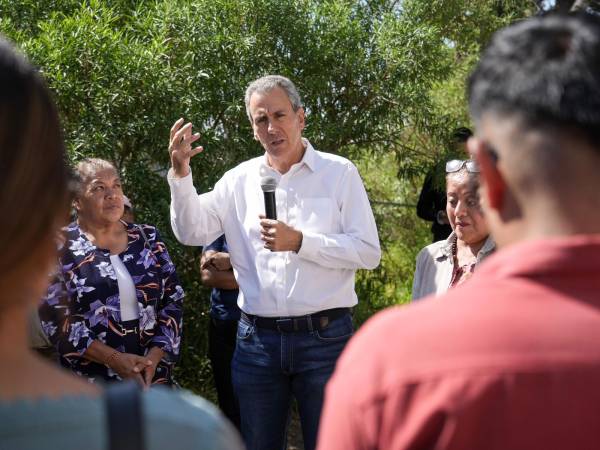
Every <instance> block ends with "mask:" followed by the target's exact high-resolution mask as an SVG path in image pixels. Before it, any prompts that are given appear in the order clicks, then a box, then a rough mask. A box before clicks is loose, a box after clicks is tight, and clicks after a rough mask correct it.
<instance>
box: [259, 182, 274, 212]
mask: <svg viewBox="0 0 600 450" xmlns="http://www.w3.org/2000/svg"><path fill="white" fill-rule="evenodd" d="M260 187H261V189H262V190H263V194H264V195H265V216H267V219H273V220H277V207H276V206H275V189H277V180H276V179H275V178H273V177H263V178H262V179H261V180H260Z"/></svg>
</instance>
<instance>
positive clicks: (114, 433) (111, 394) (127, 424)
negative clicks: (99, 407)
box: [105, 381, 144, 450]
mask: <svg viewBox="0 0 600 450" xmlns="http://www.w3.org/2000/svg"><path fill="white" fill-rule="evenodd" d="M105 401H106V414H107V424H108V443H109V447H108V448H109V449H110V450H144V427H143V422H142V395H141V392H140V387H139V386H138V385H137V383H135V382H134V381H124V382H121V383H112V384H111V385H110V386H109V387H108V388H107V389H106V390H105Z"/></svg>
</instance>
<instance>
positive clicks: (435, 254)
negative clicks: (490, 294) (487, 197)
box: [412, 232, 496, 300]
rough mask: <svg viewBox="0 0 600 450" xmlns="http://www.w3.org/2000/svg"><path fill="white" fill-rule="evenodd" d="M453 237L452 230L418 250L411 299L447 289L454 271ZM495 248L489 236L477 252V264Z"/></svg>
mask: <svg viewBox="0 0 600 450" xmlns="http://www.w3.org/2000/svg"><path fill="white" fill-rule="evenodd" d="M454 239H455V234H454V232H453V233H452V234H451V235H450V236H449V237H448V239H446V240H445V241H438V242H434V243H433V244H431V245H428V246H427V247H425V248H424V249H423V250H421V251H420V252H419V254H418V255H417V268H416V270H415V277H414V280H413V289H412V299H413V300H418V299H420V298H423V297H427V296H428V295H432V294H435V295H440V294H443V293H444V292H446V291H447V290H448V288H449V287H450V282H451V281H452V272H453V271H454V258H452V244H453V242H454ZM495 249H496V243H495V242H494V240H493V239H492V237H491V236H489V237H488V238H487V240H486V241H485V244H483V247H481V250H479V253H478V254H477V265H479V264H481V261H483V260H484V259H485V258H486V257H487V256H489V255H490V254H491V253H492V252H493V251H494V250H495ZM477 265H476V267H477Z"/></svg>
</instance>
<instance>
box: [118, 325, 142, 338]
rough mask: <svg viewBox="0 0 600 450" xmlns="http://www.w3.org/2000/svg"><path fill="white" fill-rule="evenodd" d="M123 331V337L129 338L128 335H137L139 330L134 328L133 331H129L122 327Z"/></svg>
mask: <svg viewBox="0 0 600 450" xmlns="http://www.w3.org/2000/svg"><path fill="white" fill-rule="evenodd" d="M121 331H122V332H123V336H127V335H128V334H137V332H138V328H137V327H134V328H132V329H131V330H128V329H127V328H125V327H124V326H123V325H121Z"/></svg>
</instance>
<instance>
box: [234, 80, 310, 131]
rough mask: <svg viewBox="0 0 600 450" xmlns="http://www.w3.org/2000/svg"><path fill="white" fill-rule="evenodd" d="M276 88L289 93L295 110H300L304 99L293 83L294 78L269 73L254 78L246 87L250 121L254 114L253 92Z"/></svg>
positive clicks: (245, 98)
mask: <svg viewBox="0 0 600 450" xmlns="http://www.w3.org/2000/svg"><path fill="white" fill-rule="evenodd" d="M275 88H281V89H283V91H284V92H285V93H286V94H287V96H288V99H289V100H290V103H291V104H292V109H293V110H294V111H298V109H300V108H302V99H301V98H300V94H299V93H298V89H296V86H295V85H294V83H292V80H290V79H289V78H286V77H283V76H281V75H267V76H264V77H261V78H259V79H258V80H254V81H253V82H252V83H250V85H249V86H248V88H247V89H246V95H245V96H244V101H245V103H246V114H248V119H250V123H252V116H251V115H250V98H251V97H252V94H254V93H255V92H258V93H260V94H262V93H264V92H269V91H272V90H273V89H275Z"/></svg>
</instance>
